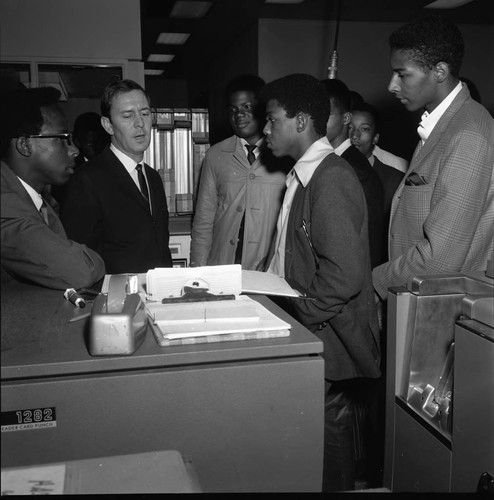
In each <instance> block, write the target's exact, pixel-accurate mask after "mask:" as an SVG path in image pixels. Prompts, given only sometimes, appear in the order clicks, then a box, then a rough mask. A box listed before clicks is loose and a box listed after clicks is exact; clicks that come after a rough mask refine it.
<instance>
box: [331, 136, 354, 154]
mask: <svg viewBox="0 0 494 500" xmlns="http://www.w3.org/2000/svg"><path fill="white" fill-rule="evenodd" d="M351 145H352V142H351V141H350V139H349V138H348V139H345V140H344V141H343V142H342V143H341V144H340V145H339V146H338V147H337V148H335V150H334V152H335V154H337V155H338V156H341V155H342V154H343V153H344V152H345V151H346V150H347V149H348V148H349V147H350V146H351Z"/></svg>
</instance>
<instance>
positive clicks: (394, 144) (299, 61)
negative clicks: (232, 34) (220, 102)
mask: <svg viewBox="0 0 494 500" xmlns="http://www.w3.org/2000/svg"><path fill="white" fill-rule="evenodd" d="M401 24H402V23H363V22H341V23H340V31H339V40H338V56H339V64H338V78H339V79H341V80H343V81H344V82H345V83H346V84H347V85H348V86H349V87H350V88H351V89H353V90H356V91H357V92H359V93H360V94H361V95H362V96H363V97H364V98H365V99H366V100H367V101H369V102H370V103H372V104H374V105H375V106H377V107H378V108H379V110H380V111H381V113H382V114H383V120H384V128H383V130H382V133H381V139H380V144H381V146H383V147H384V146H386V147H387V148H388V149H390V150H391V151H393V152H395V154H399V155H400V156H403V157H406V158H409V157H410V155H411V153H412V152H413V148H414V146H415V144H416V127H417V120H418V119H419V117H418V116H417V114H411V113H409V112H407V111H406V110H405V109H404V108H403V106H401V104H400V103H399V102H398V101H397V100H396V99H395V98H394V97H393V96H392V95H391V94H390V93H389V92H388V91H387V86H388V83H389V78H390V76H391V72H390V69H389V48H388V36H389V34H390V33H391V32H392V31H393V30H395V29H396V28H397V27H399V26H401ZM335 27H336V23H335V22H329V23H328V22H324V21H307V20H296V21H292V20H280V19H262V20H260V22H259V75H260V76H261V77H262V78H264V79H265V80H266V81H271V80H273V79H275V78H279V77H281V76H285V75H287V74H290V73H299V72H300V73H309V74H311V75H313V76H315V77H316V78H327V67H328V66H329V60H330V56H331V52H332V50H333V43H334V32H335ZM459 27H460V30H461V32H462V34H463V37H464V39H465V45H466V51H465V57H464V62H463V66H462V71H461V76H464V77H467V78H469V79H470V80H472V81H473V82H474V83H475V85H476V86H477V88H478V90H479V93H480V96H481V98H482V104H484V106H485V107H486V108H487V109H488V110H489V111H491V113H493V112H494V65H493V63H492V61H494V27H493V26H486V25H460V26H459Z"/></svg>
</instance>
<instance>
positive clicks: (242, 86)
mask: <svg viewBox="0 0 494 500" xmlns="http://www.w3.org/2000/svg"><path fill="white" fill-rule="evenodd" d="M265 84H266V82H265V81H264V80H263V79H262V78H261V77H260V76H257V75H251V74H245V75H238V76H236V77H235V78H233V79H232V80H231V81H230V82H229V83H228V85H227V86H226V89H225V97H226V100H227V101H228V100H229V99H230V97H231V95H232V94H233V93H234V92H240V91H244V92H252V93H253V94H254V95H255V96H256V97H257V96H258V95H259V91H260V90H261V89H262V88H263V87H264V85H265Z"/></svg>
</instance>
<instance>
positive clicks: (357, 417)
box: [322, 379, 377, 492]
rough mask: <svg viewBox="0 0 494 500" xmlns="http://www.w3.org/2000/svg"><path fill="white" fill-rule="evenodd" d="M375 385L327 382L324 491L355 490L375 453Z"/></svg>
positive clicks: (357, 382)
mask: <svg viewBox="0 0 494 500" xmlns="http://www.w3.org/2000/svg"><path fill="white" fill-rule="evenodd" d="M376 383H377V381H374V380H370V379H355V380H345V381H338V382H330V381H326V394H325V402H324V405H325V415H324V462H323V487H322V489H323V491H324V492H327V491H349V490H354V489H355V480H356V479H361V478H364V477H365V476H366V475H367V473H368V471H367V469H368V459H369V458H370V457H371V456H372V455H373V454H374V452H373V450H372V449H371V447H372V448H373V447H374V446H375V445H376V443H372V440H373V434H374V433H373V430H372V427H373V425H372V424H373V419H372V417H371V413H372V411H371V409H372V407H373V405H374V404H375V403H376V401H375V396H376V392H375V391H376V389H375V388H376Z"/></svg>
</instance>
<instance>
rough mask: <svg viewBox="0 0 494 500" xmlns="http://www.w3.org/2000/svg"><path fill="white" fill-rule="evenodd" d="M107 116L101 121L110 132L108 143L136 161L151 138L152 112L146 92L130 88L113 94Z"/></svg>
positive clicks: (139, 159)
mask: <svg viewBox="0 0 494 500" xmlns="http://www.w3.org/2000/svg"><path fill="white" fill-rule="evenodd" d="M110 118H111V119H108V118H107V117H103V118H102V120H101V124H102V125H103V127H104V129H105V130H106V131H107V132H108V133H109V134H110V135H111V136H112V137H111V142H112V144H113V145H114V146H115V147H116V148H117V149H119V150H120V151H122V152H123V153H125V154H126V155H127V156H130V157H131V158H132V159H134V160H135V161H137V162H140V161H142V158H143V155H144V151H146V149H147V148H148V147H149V143H150V141H151V127H152V116H151V108H150V107H149V102H148V100H147V97H146V94H144V92H142V90H131V91H130V92H121V93H120V94H117V95H116V96H115V97H114V98H113V101H112V103H111V110H110Z"/></svg>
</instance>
